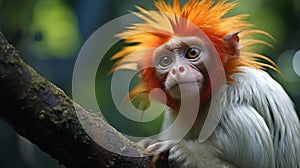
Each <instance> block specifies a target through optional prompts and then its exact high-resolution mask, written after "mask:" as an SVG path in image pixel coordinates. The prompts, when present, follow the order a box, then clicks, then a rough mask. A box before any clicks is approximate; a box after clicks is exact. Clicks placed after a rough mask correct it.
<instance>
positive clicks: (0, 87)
mask: <svg viewBox="0 0 300 168" xmlns="http://www.w3.org/2000/svg"><path fill="white" fill-rule="evenodd" d="M76 113H78V114H80V115H79V116H80V118H81V119H83V121H84V123H85V124H86V125H87V126H88V128H89V130H90V131H91V133H92V135H93V136H95V137H97V140H99V141H101V142H104V143H105V144H106V145H109V146H111V147H114V150H115V151H117V152H118V153H124V154H126V155H127V156H132V155H135V156H141V151H142V149H141V148H140V147H138V146H137V145H136V144H135V143H133V142H131V141H129V140H128V139H127V138H125V137H124V136H122V135H121V134H120V133H119V132H117V131H116V130H115V129H114V128H112V127H111V126H110V125H109V124H107V123H106V122H105V121H103V120H102V119H101V118H100V117H98V116H97V115H95V114H93V113H89V112H88V111H86V110H84V109H83V108H81V107H80V106H79V105H78V104H76V103H75V102H73V101H72V100H71V99H70V98H69V97H67V96H66V95H65V93H64V92H63V91H62V90H61V89H59V88H58V87H56V86H55V85H54V84H52V83H51V82H49V81H48V80H46V79H45V78H43V77H41V76H40V75H39V74H38V73H36V72H35V71H34V70H33V69H32V68H31V67H30V66H29V65H27V64H26V63H24V62H23V61H22V59H21V58H20V56H19V53H18V51H17V50H16V49H15V48H14V47H13V46H12V45H10V44H9V43H8V42H7V40H6V39H5V37H4V35H3V34H2V33H1V32H0V117H1V118H2V119H3V120H5V121H6V122H8V123H9V124H10V125H11V126H13V127H14V128H15V130H16V131H17V132H18V133H19V134H20V135H22V136H24V137H25V138H27V139H29V140H30V141H31V142H33V143H34V144H36V145H37V146H39V147H40V148H41V149H42V150H43V151H45V152H47V153H49V154H50V155H51V156H52V157H53V158H55V159H56V160H58V161H59V162H60V163H61V164H63V165H65V166H66V167H91V168H92V167H97V168H100V167H116V168H118V167H120V168H124V167H151V158H150V157H127V156H124V155H119V154H116V153H114V152H111V151H108V150H106V149H105V148H103V147H101V146H100V145H98V144H97V143H96V142H95V141H93V140H92V138H91V137H90V136H89V135H88V134H87V133H86V132H85V130H84V129H83V128H82V125H81V124H80V122H79V120H78V118H77V115H76ZM166 165H167V164H166V162H163V163H162V164H161V165H160V166H159V167H166Z"/></svg>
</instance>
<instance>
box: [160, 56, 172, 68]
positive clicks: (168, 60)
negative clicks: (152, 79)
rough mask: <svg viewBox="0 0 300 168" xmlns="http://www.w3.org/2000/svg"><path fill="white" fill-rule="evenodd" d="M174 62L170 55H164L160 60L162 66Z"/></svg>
mask: <svg viewBox="0 0 300 168" xmlns="http://www.w3.org/2000/svg"><path fill="white" fill-rule="evenodd" d="M172 63H173V60H172V58H171V57H169V56H163V57H162V58H161V59H160V60H159V65H160V66H162V67H167V66H169V65H171V64H172Z"/></svg>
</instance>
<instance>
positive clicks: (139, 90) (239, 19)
mask: <svg viewBox="0 0 300 168" xmlns="http://www.w3.org/2000/svg"><path fill="white" fill-rule="evenodd" d="M236 4H237V3H236V2H228V1H226V0H221V1H219V2H216V3H214V2H213V1H210V0H202V1H198V0H188V1H187V3H186V4H185V5H183V6H181V5H180V3H179V0H174V1H173V4H171V3H166V2H164V1H162V0H158V1H155V6H156V8H157V11H148V10H146V9H144V8H141V7H137V9H138V10H139V11H140V12H133V14H134V15H136V16H137V17H138V18H140V19H142V20H143V21H144V22H143V23H136V24H133V25H132V26H130V27H129V28H128V30H126V31H124V32H122V33H120V34H118V35H117V36H118V37H120V38H121V39H122V40H124V41H125V42H126V43H128V44H132V45H128V46H126V47H124V48H123V49H122V50H121V51H119V52H118V53H116V54H115V55H114V56H113V57H112V59H118V61H117V62H116V63H115V66H114V68H113V69H112V71H115V70H118V69H134V70H137V63H141V64H142V65H146V66H151V65H150V64H151V61H152V60H151V59H152V58H151V55H152V52H151V51H152V50H153V48H156V47H158V46H160V45H162V44H163V43H165V42H167V41H168V40H169V39H171V38H172V37H174V36H187V35H189V36H193V33H194V32H195V31H194V30H193V27H195V26H196V27H197V28H198V29H200V30H201V31H202V32H204V34H205V35H206V36H207V37H208V39H209V40H210V41H211V43H212V44H213V46H214V47H215V49H216V51H217V52H218V54H219V55H220V57H221V59H223V55H225V54H226V53H224V52H225V50H224V48H225V47H226V45H227V44H226V43H225V41H224V37H225V36H226V35H229V34H231V33H234V32H240V33H239V38H240V42H239V44H240V56H238V57H233V58H230V60H228V62H227V63H226V65H224V69H225V73H226V79H227V81H228V82H233V80H232V79H231V75H232V74H234V73H237V72H240V71H239V69H238V67H240V66H248V67H254V68H258V69H260V68H262V67H269V68H272V69H275V70H277V67H276V65H275V64H274V63H273V62H272V61H271V60H270V59H269V58H267V57H265V56H263V55H260V54H258V53H255V52H252V51H251V48H250V47H249V46H251V45H253V44H265V45H268V46H270V44H269V43H267V42H265V41H262V40H255V39H251V38H246V37H247V36H248V37H249V35H254V34H262V35H266V36H268V37H270V38H272V37H271V36H270V35H269V34H268V33H266V32H264V31H261V30H254V29H251V27H252V25H251V24H249V23H247V22H245V21H244V19H245V17H246V15H236V16H230V17H229V16H227V17H225V16H224V15H225V14H227V13H228V12H229V11H230V10H231V9H232V8H233V7H235V6H236ZM189 23H192V24H193V26H189ZM149 49H150V51H149ZM151 49H152V50H151ZM257 59H264V60H266V61H268V62H270V63H271V65H269V64H266V63H262V62H258V61H257ZM141 75H142V81H141V83H140V84H139V85H138V86H136V87H135V88H134V89H133V90H131V92H130V98H132V99H133V98H136V97H137V96H140V98H141V99H143V100H145V99H146V98H147V96H148V92H149V91H150V90H151V89H153V88H162V87H163V86H161V84H160V82H159V81H158V79H157V78H156V77H155V72H154V70H153V68H145V69H143V70H141ZM162 89H163V88H162ZM167 104H169V105H170V104H172V102H167Z"/></svg>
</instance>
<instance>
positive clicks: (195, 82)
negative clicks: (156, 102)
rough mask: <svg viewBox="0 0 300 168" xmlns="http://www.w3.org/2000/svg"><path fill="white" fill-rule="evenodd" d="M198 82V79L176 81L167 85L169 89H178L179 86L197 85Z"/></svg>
mask: <svg viewBox="0 0 300 168" xmlns="http://www.w3.org/2000/svg"><path fill="white" fill-rule="evenodd" d="M199 83H200V82H199V81H188V82H178V83H175V84H174V85H172V86H171V87H169V90H173V89H178V88H180V86H186V85H190V86H199Z"/></svg>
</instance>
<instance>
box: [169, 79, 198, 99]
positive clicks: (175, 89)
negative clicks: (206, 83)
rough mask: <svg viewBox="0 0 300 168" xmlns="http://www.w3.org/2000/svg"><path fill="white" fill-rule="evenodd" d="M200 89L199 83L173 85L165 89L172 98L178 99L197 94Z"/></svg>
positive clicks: (190, 82) (189, 82)
mask: <svg viewBox="0 0 300 168" xmlns="http://www.w3.org/2000/svg"><path fill="white" fill-rule="evenodd" d="M200 88H201V82H200V81H188V82H178V83H174V84H173V85H172V86H170V87H169V88H167V90H168V92H169V93H170V95H171V96H172V97H175V98H178V97H180V96H182V95H194V94H195V93H199V90H200Z"/></svg>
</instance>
